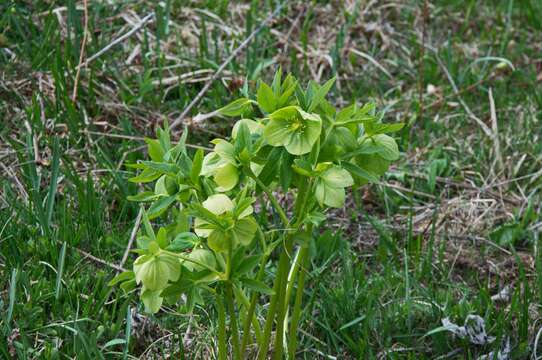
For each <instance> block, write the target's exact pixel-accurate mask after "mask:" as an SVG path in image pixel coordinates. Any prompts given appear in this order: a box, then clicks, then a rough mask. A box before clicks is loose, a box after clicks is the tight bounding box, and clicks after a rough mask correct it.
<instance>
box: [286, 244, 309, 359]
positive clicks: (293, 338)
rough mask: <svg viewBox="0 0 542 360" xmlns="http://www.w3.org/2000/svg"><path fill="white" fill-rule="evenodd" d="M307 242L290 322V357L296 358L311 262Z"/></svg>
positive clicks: (303, 251)
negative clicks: (302, 308)
mask: <svg viewBox="0 0 542 360" xmlns="http://www.w3.org/2000/svg"><path fill="white" fill-rule="evenodd" d="M308 249H309V248H308V246H306V245H305V244H304V245H303V247H301V250H300V253H299V258H301V260H300V264H301V272H300V273H299V280H298V282H297V291H296V294H295V302H294V310H293V312H292V321H291V323H290V337H289V339H288V359H292V360H293V359H295V353H296V348H297V327H298V325H299V319H300V318H301V302H302V300H303V290H304V288H305V274H306V271H307V267H308V264H309V256H308V255H309V251H308Z"/></svg>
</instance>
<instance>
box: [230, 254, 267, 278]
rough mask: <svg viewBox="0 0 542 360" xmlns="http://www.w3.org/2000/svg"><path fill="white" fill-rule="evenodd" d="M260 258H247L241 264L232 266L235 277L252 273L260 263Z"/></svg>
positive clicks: (253, 256) (258, 256)
mask: <svg viewBox="0 0 542 360" xmlns="http://www.w3.org/2000/svg"><path fill="white" fill-rule="evenodd" d="M261 257H262V256H261V255H251V256H247V257H245V258H244V259H243V260H242V261H241V262H239V263H237V264H234V266H235V269H234V273H235V275H236V276H240V275H244V274H246V273H248V272H250V271H252V270H253V269H254V268H255V267H256V265H258V263H259V262H260V259H261Z"/></svg>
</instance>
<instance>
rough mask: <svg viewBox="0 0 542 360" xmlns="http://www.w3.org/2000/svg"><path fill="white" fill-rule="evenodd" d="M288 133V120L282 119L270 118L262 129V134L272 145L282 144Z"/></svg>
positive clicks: (285, 140)
mask: <svg viewBox="0 0 542 360" xmlns="http://www.w3.org/2000/svg"><path fill="white" fill-rule="evenodd" d="M290 134H291V132H290V129H289V122H288V121H286V120H283V119H271V120H270V121H269V123H267V125H266V127H265V128H264V130H263V136H264V137H265V139H266V140H267V142H268V143H269V145H272V146H282V145H284V144H285V143H286V142H287V141H288V140H289V137H290Z"/></svg>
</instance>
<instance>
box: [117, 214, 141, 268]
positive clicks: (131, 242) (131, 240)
mask: <svg viewBox="0 0 542 360" xmlns="http://www.w3.org/2000/svg"><path fill="white" fill-rule="evenodd" d="M142 217H143V207H141V208H140V209H139V213H138V214H137V218H136V221H135V224H134V227H133V229H132V233H131V234H130V240H129V241H128V245H126V250H125V251H124V255H122V260H121V261H120V263H119V268H122V267H123V266H124V263H126V260H128V255H129V254H130V249H131V248H132V244H133V243H134V240H135V238H136V235H137V230H138V229H139V225H141V218H142Z"/></svg>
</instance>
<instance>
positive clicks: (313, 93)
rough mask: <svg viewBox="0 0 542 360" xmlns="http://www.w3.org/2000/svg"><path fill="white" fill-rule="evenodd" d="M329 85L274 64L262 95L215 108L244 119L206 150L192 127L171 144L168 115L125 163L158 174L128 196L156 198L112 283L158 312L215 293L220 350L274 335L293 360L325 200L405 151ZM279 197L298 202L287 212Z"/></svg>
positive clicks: (235, 352)
mask: <svg viewBox="0 0 542 360" xmlns="http://www.w3.org/2000/svg"><path fill="white" fill-rule="evenodd" d="M333 84H334V79H332V80H330V81H328V82H326V83H325V84H324V85H322V86H320V85H318V84H316V83H314V82H310V83H309V84H308V86H307V87H306V88H305V89H304V88H302V87H301V86H300V85H299V84H298V82H297V80H296V79H295V78H294V77H293V76H292V75H288V76H286V77H285V78H284V79H283V77H282V73H281V71H280V70H279V71H278V72H277V73H276V74H275V76H274V79H273V82H272V84H271V85H267V84H266V83H264V82H260V83H259V85H258V87H257V94H256V96H255V98H251V97H250V96H249V95H248V88H247V87H245V88H244V89H242V92H243V94H244V95H245V97H243V98H240V99H238V100H235V101H234V102H232V103H230V104H229V105H227V106H225V107H223V108H221V109H219V110H218V112H219V113H220V114H221V115H223V116H225V117H234V118H239V119H240V120H238V121H237V122H236V123H235V125H234V127H233V129H232V133H231V137H230V138H229V139H215V140H213V141H212V143H213V145H214V149H213V151H212V152H209V153H207V154H204V151H203V150H201V149H200V150H198V151H196V152H195V153H194V154H190V153H189V151H188V150H187V148H186V145H185V144H186V137H187V132H186V131H184V132H183V136H182V138H181V139H180V141H179V142H178V143H177V144H174V143H172V141H171V139H170V134H169V131H168V129H167V124H166V126H165V128H164V129H159V130H158V131H157V139H146V142H147V144H148V154H149V156H150V161H141V162H138V163H136V164H131V165H130V166H131V167H133V168H135V169H139V170H140V173H139V175H137V176H136V177H133V178H132V179H130V180H131V181H132V182H136V183H154V189H153V190H149V191H144V192H142V193H139V194H137V195H135V196H132V197H130V200H133V201H140V202H146V203H149V204H150V205H149V206H148V207H147V209H146V211H144V213H143V228H142V231H141V233H140V234H139V236H138V238H137V246H138V248H137V249H136V250H134V251H135V252H136V253H137V254H138V255H139V257H138V258H137V259H136V260H135V262H134V264H133V271H128V272H125V273H122V274H121V275H119V276H117V277H116V278H115V279H114V280H113V281H112V282H111V284H116V283H121V286H122V287H123V288H124V289H125V290H127V291H129V290H132V289H135V288H136V287H137V286H140V298H141V300H142V301H143V303H144V304H145V308H146V310H147V311H148V312H151V313H155V312H157V311H159V309H160V307H161V306H162V304H164V303H167V304H171V305H173V304H178V303H182V304H183V309H185V310H186V311H192V309H193V308H194V306H195V305H196V304H203V302H204V300H205V299H208V298H212V299H214V302H215V305H216V310H217V320H218V325H219V330H218V353H219V358H220V359H226V358H227V357H228V354H230V353H231V354H232V358H233V359H241V358H243V357H244V355H243V354H244V353H245V351H246V348H247V345H248V344H251V343H254V341H255V343H256V344H257V349H258V358H259V359H264V358H266V357H267V356H268V351H269V349H270V346H271V343H272V342H273V341H274V346H273V349H274V354H273V356H274V358H275V359H282V358H283V357H284V356H287V357H288V358H290V359H293V358H294V354H295V352H296V333H297V328H298V325H299V322H300V318H301V305H302V300H303V289H304V286H305V278H306V274H307V269H308V267H309V265H310V259H309V258H310V245H311V242H312V241H313V234H314V233H315V232H316V231H317V229H318V228H319V227H320V225H321V224H322V223H323V222H324V220H325V219H326V217H325V213H326V211H327V210H328V209H329V208H340V207H342V206H343V205H344V202H345V197H346V189H347V188H349V187H352V186H360V185H363V184H366V183H369V182H374V181H377V180H378V178H379V176H381V175H382V174H384V172H385V171H386V170H387V169H388V167H389V165H390V163H391V162H392V161H394V160H396V159H398V157H399V151H398V147H397V144H396V142H395V140H394V139H393V138H392V137H391V136H389V135H387V133H390V132H393V131H397V130H399V129H401V128H402V126H403V124H385V123H382V121H381V119H382V117H383V116H381V114H377V113H376V111H375V106H374V105H373V104H366V105H364V106H361V107H360V106H358V105H357V104H355V103H354V104H352V105H350V106H348V107H346V108H344V109H342V110H340V111H337V110H336V109H335V108H334V107H333V106H332V105H331V104H330V103H329V102H328V101H327V100H326V95H327V93H328V92H329V91H330V89H331V88H332V86H333ZM276 194H281V195H284V196H282V197H281V198H285V197H288V199H292V201H293V205H292V206H291V208H290V209H291V210H289V211H287V210H286V209H285V207H284V206H285V204H284V202H282V203H281V202H280V201H279V200H278V198H277V196H276ZM153 220H155V221H154V223H155V225H154V226H153V224H152V223H151V221H153ZM158 225H159V226H158ZM156 226H158V227H156ZM275 259H276V260H277V261H275ZM269 273H271V274H273V275H272V280H273V284H272V285H271V284H267V283H266V279H268V278H269V276H267V274H269ZM208 295H211V296H208ZM263 304H266V305H267V306H266V307H265V311H264V308H263ZM258 313H264V314H266V319H265V322H263V323H260V320H259V319H258V317H257V316H256V314H258ZM227 323H228V324H229V325H228V326H227ZM273 332H274V337H272V334H273ZM230 349H231V350H230Z"/></svg>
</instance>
